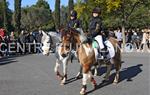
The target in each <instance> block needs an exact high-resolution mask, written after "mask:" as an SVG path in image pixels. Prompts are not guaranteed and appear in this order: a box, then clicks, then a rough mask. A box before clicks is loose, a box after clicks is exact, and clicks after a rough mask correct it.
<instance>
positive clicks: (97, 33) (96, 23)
mask: <svg viewBox="0 0 150 95" xmlns="http://www.w3.org/2000/svg"><path fill="white" fill-rule="evenodd" d="M100 13H101V10H100V8H99V7H95V8H94V9H93V11H92V17H91V19H90V22H89V32H90V37H91V38H92V39H93V38H94V39H95V40H96V41H97V42H98V44H99V46H100V47H99V48H98V52H99V54H98V59H102V58H104V59H107V53H108V52H107V47H106V46H105V44H104V39H105V37H104V32H103V31H102V18H101V17H100ZM100 54H101V55H102V56H101V55H100Z"/></svg>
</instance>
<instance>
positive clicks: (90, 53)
mask: <svg viewBox="0 0 150 95" xmlns="http://www.w3.org/2000/svg"><path fill="white" fill-rule="evenodd" d="M67 33H68V34H67V35H64V36H62V39H63V40H64V41H63V42H62V43H63V44H66V45H67V44H70V43H76V47H77V48H76V51H77V56H78V59H79V63H80V65H81V66H82V74H83V78H82V88H81V90H80V94H83V95H84V94H86V84H87V80H88V79H90V80H91V82H92V84H93V86H94V89H96V86H97V83H96V81H95V79H94V77H93V75H92V73H91V67H92V66H95V65H96V63H99V62H98V61H97V59H96V57H95V56H96V51H95V49H94V48H93V47H92V42H88V41H86V40H87V37H85V36H84V35H83V34H82V33H83V32H79V31H77V30H75V29H73V28H69V29H68V32H67ZM109 41H110V42H111V44H112V46H113V47H116V44H118V42H117V40H115V39H114V38H109ZM117 49H118V50H117V52H115V55H114V57H113V58H111V61H110V63H111V64H114V66H115V69H116V75H115V79H114V83H115V84H116V83H118V81H119V71H120V68H121V54H120V50H119V48H118V47H117ZM63 50H64V49H63ZM61 52H62V54H63V55H67V54H68V53H66V52H64V51H61ZM107 64H108V63H107ZM110 71H111V65H108V70H107V73H106V78H108V77H109V74H110Z"/></svg>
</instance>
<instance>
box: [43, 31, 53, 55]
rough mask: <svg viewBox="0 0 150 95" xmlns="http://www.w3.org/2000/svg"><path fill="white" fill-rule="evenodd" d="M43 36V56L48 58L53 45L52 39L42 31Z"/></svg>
mask: <svg viewBox="0 0 150 95" xmlns="http://www.w3.org/2000/svg"><path fill="white" fill-rule="evenodd" d="M41 34H42V38H41V43H42V54H43V55H47V56H48V55H49V50H50V48H51V44H52V39H51V36H50V35H49V34H47V33H45V32H44V31H41Z"/></svg>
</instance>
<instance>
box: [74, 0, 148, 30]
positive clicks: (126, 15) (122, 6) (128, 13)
mask: <svg viewBox="0 0 150 95" xmlns="http://www.w3.org/2000/svg"><path fill="white" fill-rule="evenodd" d="M96 6H99V7H100V8H101V16H102V18H103V25H104V27H113V28H117V27H120V26H122V23H123V21H124V22H125V26H126V28H129V27H146V26H150V24H149V21H150V13H149V12H150V11H149V9H150V1H149V0H86V1H85V2H83V0H77V3H76V4H75V10H77V12H78V17H79V18H80V19H81V20H82V22H83V28H84V29H87V25H88V21H89V18H90V16H91V13H92V12H91V11H92V9H93V8H94V7H96Z"/></svg>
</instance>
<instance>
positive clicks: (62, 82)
mask: <svg viewBox="0 0 150 95" xmlns="http://www.w3.org/2000/svg"><path fill="white" fill-rule="evenodd" d="M67 65H68V59H64V60H63V74H64V76H63V79H62V81H61V85H64V84H65V82H66V80H67Z"/></svg>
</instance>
